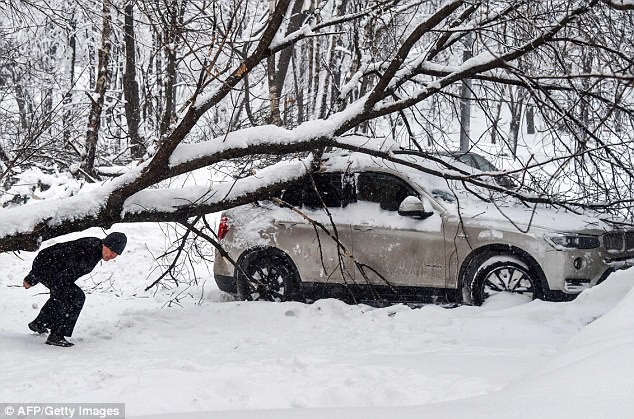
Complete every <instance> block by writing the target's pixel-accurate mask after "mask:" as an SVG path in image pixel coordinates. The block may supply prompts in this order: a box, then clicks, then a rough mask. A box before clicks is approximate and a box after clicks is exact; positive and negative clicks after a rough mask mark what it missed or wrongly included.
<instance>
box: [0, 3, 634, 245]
mask: <svg viewBox="0 0 634 419" xmlns="http://www.w3.org/2000/svg"><path fill="white" fill-rule="evenodd" d="M633 9H634V5H633V4H632V2H631V1H629V0H591V1H585V0H584V1H563V0H562V1H557V0H553V1H547V2H535V1H525V0H506V1H493V0H486V1H475V0H474V1H465V0H462V1H458V0H448V1H447V0H446V1H435V0H426V1H423V0H403V1H398V0H397V1H395V0H391V1H385V0H374V1H357V0H324V1H322V0H279V1H273V0H271V1H268V2H264V1H241V2H232V1H218V0H209V1H208V0H195V1H194V0H151V1H128V0H103V1H84V0H49V1H46V2H41V1H31V0H21V1H17V0H10V1H5V2H2V3H0V34H1V35H0V120H2V124H1V125H0V184H1V186H2V188H1V189H0V193H1V194H0V202H1V203H2V206H3V207H7V208H10V207H12V206H15V205H18V204H21V203H24V202H27V201H29V200H32V199H33V198H39V199H41V198H43V197H44V198H45V197H47V195H46V189H47V188H48V187H49V186H50V185H47V182H48V183H49V184H50V183H54V182H60V180H59V179H62V181H63V182H67V183H68V185H69V186H68V187H67V188H66V191H67V193H66V194H67V195H68V196H71V195H74V194H76V192H77V191H78V190H79V189H80V188H82V186H83V185H86V184H89V183H98V184H99V182H101V181H103V180H108V179H111V178H113V177H116V176H118V177H117V178H116V179H115V180H112V181H107V182H105V183H103V186H102V187H101V188H100V189H99V190H100V191H101V192H100V193H98V195H97V196H98V197H97V198H93V200H92V201H91V202H89V203H85V205H83V204H82V208H81V209H77V205H75V204H74V203H73V201H69V204H68V205H67V206H66V208H65V209H64V210H63V211H57V212H56V215H55V216H53V217H52V216H51V214H50V212H51V209H50V208H49V207H45V206H41V210H40V211H38V210H33V211H32V212H29V213H25V212H6V211H5V212H4V213H3V218H4V219H5V223H6V224H5V225H8V226H9V227H7V228H3V229H2V231H1V232H0V250H3V251H11V250H20V249H29V250H33V249H35V248H37V247H38V246H39V243H41V241H42V240H46V239H49V238H52V237H56V236H59V235H61V234H66V233H69V232H72V231H79V230H82V229H85V228H87V227H90V226H101V227H108V226H110V225H112V224H113V223H116V222H122V221H123V222H126V221H186V220H192V217H196V218H194V219H193V222H191V223H190V222H187V224H188V225H194V224H195V223H199V224H198V225H199V226H200V228H201V229H202V231H205V230H206V229H207V228H209V227H210V226H209V224H208V223H207V224H205V223H204V221H205V220H204V219H202V217H204V215H205V214H208V213H210V212H214V211H219V210H221V209H225V208H228V207H231V206H235V205H238V204H241V203H244V202H249V201H251V200H254V199H257V198H261V197H264V196H266V195H267V194H269V193H271V191H274V190H276V189H279V188H282V187H284V185H287V184H288V183H289V182H293V181H296V180H297V179H298V178H300V177H301V176H302V175H303V174H304V173H305V171H304V170H301V169H298V170H295V166H289V165H291V164H293V163H292V162H293V160H292V159H293V158H294V157H296V156H306V155H308V156H310V158H312V159H313V161H316V160H317V159H318V158H319V155H320V153H321V152H322V151H323V150H324V148H325V147H331V146H336V147H342V148H347V149H355V150H361V151H364V152H368V153H370V154H374V155H381V156H383V157H385V158H389V159H398V155H397V154H395V153H394V152H393V151H394V147H393V146H392V148H389V147H388V148H387V149H385V148H384V149H381V148H380V147H376V146H375V145H374V144H376V142H372V143H370V142H366V141H364V138H366V139H374V138H378V139H380V140H381V141H384V143H386V144H387V143H391V142H395V143H397V144H398V145H399V146H400V148H401V150H399V152H401V153H402V152H407V151H411V152H413V153H430V152H432V153H433V152H438V151H442V150H456V149H458V148H460V149H462V150H475V151H477V152H480V153H482V154H485V155H487V154H488V157H489V158H490V159H491V160H492V161H494V162H495V163H497V164H498V165H499V166H501V167H503V168H504V169H507V171H508V172H511V173H513V174H514V176H515V177H516V178H517V179H518V181H519V186H518V188H517V189H515V190H513V191H508V192H507V193H511V194H513V195H515V196H517V197H519V198H521V199H524V200H525V201H526V202H529V203H530V202H547V203H553V204H556V205H565V206H567V207H569V208H571V209H575V208H579V207H593V208H595V209H601V210H605V211H610V212H614V213H619V214H621V215H624V216H625V217H626V218H630V219H631V216H632V214H631V207H632V205H631V204H632V184H633V179H634V176H633V175H634V167H633V164H632V152H633V147H632V139H633V132H634V130H633V128H634V117H633V111H634V107H633V99H634V97H633V94H632V90H633V89H632V88H633V87H634V76H633V72H632V68H633V58H632V57H634V48H633V42H634V41H633V39H634V36H633V35H634V34H633V33H632V32H634V29H633V28H634V24H633V23H634V22H633V19H634V14H633V13H632V10H633ZM351 134H354V136H352V137H351ZM309 152H310V153H312V154H307V153H309ZM295 163H296V162H295ZM267 166H272V167H273V170H272V171H269V172H265V173H272V174H273V175H271V176H268V175H267V176H260V175H254V174H253V170H254V169H255V168H259V169H261V168H263V167H267ZM203 167H209V168H211V172H212V173H214V175H213V176H211V175H210V176H209V182H210V183H209V185H208V186H206V187H205V188H204V191H202V192H201V190H196V191H192V190H186V189H182V190H181V191H177V192H175V191H174V189H175V188H178V187H179V186H178V185H182V182H171V183H170V182H167V183H166V181H169V180H170V179H173V178H174V177H175V176H178V175H182V174H186V173H189V172H191V171H194V170H196V169H200V168H203ZM285 167H289V168H290V169H286V170H281V169H283V168H285ZM289 170H290V171H289ZM423 170H424V168H423ZM275 173H284V176H281V175H277V176H275V175H274V174H275ZM289 173H291V174H289ZM456 173H458V174H456ZM219 174H222V175H223V176H224V175H230V176H232V177H233V178H235V179H241V180H242V181H243V182H242V183H239V182H238V183H237V184H236V185H238V184H239V185H240V187H239V188H238V187H234V186H231V187H229V188H226V185H225V189H222V185H218V184H217V183H216V182H214V179H218V176H219ZM51 175H52V176H53V177H51ZM447 177H454V178H462V179H464V180H465V181H467V182H471V183H476V184H483V185H485V186H489V187H491V188H493V189H496V185H495V184H494V183H490V182H486V181H485V180H483V179H482V178H478V176H475V177H474V176H471V175H469V174H466V173H460V172H455V171H454V172H452V174H448V175H447ZM47 179H48V180H47ZM55 179H57V180H55ZM148 189H152V190H153V192H152V193H151V194H150V195H148V193H147V190H148ZM497 189H498V190H502V189H501V188H499V187H497ZM144 191H145V192H144ZM238 191H239V192H238ZM502 191H503V190H502ZM55 198H60V196H59V194H57V193H56V195H55ZM176 201H178V204H174V202H176ZM57 208H59V206H57ZM71 208H74V209H71ZM14 216H16V217H19V219H20V220H21V221H20V223H19V224H20V225H19V226H16V225H15V219H14V218H13V217H14ZM25 217H26V218H29V220H30V222H25V220H24V219H25ZM194 222H195V223H194Z"/></svg>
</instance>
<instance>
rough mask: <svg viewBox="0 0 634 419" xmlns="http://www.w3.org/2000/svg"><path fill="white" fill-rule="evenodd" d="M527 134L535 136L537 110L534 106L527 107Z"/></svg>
mask: <svg viewBox="0 0 634 419" xmlns="http://www.w3.org/2000/svg"><path fill="white" fill-rule="evenodd" d="M526 133H527V134H535V108H533V106H532V105H527V106H526Z"/></svg>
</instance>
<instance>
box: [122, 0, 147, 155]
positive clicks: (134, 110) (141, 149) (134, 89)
mask: <svg viewBox="0 0 634 419" xmlns="http://www.w3.org/2000/svg"><path fill="white" fill-rule="evenodd" d="M124 15H125V18H124V19H125V22H124V26H123V30H124V33H125V35H124V36H125V72H124V73H123V96H124V99H125V117H126V121H127V125H128V138H129V139H130V155H131V157H132V158H133V159H140V158H141V157H143V154H144V153H145V144H144V142H143V139H142V138H141V136H140V134H139V123H140V106H139V84H138V83H137V81H136V45H135V44H136V38H135V36H134V1H132V0H128V2H127V3H126V5H125V9H124Z"/></svg>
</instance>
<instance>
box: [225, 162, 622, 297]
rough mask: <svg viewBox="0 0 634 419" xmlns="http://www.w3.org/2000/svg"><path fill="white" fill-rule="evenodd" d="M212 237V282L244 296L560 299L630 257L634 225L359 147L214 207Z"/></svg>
mask: <svg viewBox="0 0 634 419" xmlns="http://www.w3.org/2000/svg"><path fill="white" fill-rule="evenodd" d="M417 163H419V164H424V165H427V167H429V165H432V164H435V163H433V162H429V161H424V160H422V159H421V160H419V161H417ZM436 170H446V169H442V167H440V166H439V167H436ZM483 196H487V197H488V198H489V199H488V200H484V199H482V197H483ZM219 237H220V238H221V244H222V246H223V248H224V249H225V251H226V253H224V256H222V254H221V252H219V251H217V252H216V258H215V263H214V277H215V280H216V283H217V284H218V287H219V288H220V289H221V290H223V291H226V292H229V293H232V294H234V295H236V296H238V297H239V298H242V299H253V300H259V299H262V300H272V301H284V300H306V299H315V298H321V297H332V296H336V297H340V298H344V299H347V300H350V301H354V302H358V301H366V302H367V301H375V302H378V301H400V302H413V301H418V302H420V301H428V300H429V299H430V298H431V299H435V300H438V299H439V298H440V299H441V300H447V301H449V302H458V303H467V304H477V305H479V304H482V303H483V302H484V301H485V300H486V299H487V298H491V297H492V296H495V295H499V294H505V295H507V294H515V295H518V296H520V295H521V296H524V298H525V299H526V300H530V299H534V298H543V299H550V300H563V299H570V298H572V297H574V296H575V295H577V294H578V293H580V292H581V291H582V290H584V289H586V288H589V287H591V286H593V285H596V284H597V283H599V282H601V281H603V280H604V279H605V278H606V277H607V276H608V275H609V274H610V273H611V272H613V271H614V270H616V269H624V268H628V267H630V266H631V265H632V263H633V262H634V230H632V229H623V228H616V227H614V226H613V225H612V224H611V223H608V222H605V221H602V220H600V219H599V218H598V216H597V215H596V214H595V215H578V214H574V213H571V212H568V211H565V210H562V209H558V210H557V209H554V208H550V207H546V206H534V205H533V206H527V205H525V204H522V203H520V202H517V201H515V200H512V199H511V198H509V197H508V196H506V195H503V194H500V196H493V195H492V194H491V193H490V192H489V191H487V190H483V191H480V193H474V190H473V188H464V187H461V186H460V185H458V184H453V183H452V182H449V181H447V180H446V179H443V178H442V177H440V176H433V175H430V174H426V173H423V172H421V171H419V170H414V169H411V168H409V167H405V166H400V165H396V164H394V163H390V162H386V161H383V160H381V159H376V158H371V157H368V156H365V155H360V154H356V153H348V154H345V153H340V154H335V155H332V156H330V157H329V158H327V159H326V160H325V161H324V164H323V165H322V170H321V171H320V172H319V173H315V174H313V175H312V176H311V177H309V178H308V179H307V180H306V181H305V182H304V183H303V184H301V185H298V186H296V187H293V188H289V189H287V190H285V191H283V193H282V194H281V195H280V196H278V197H275V198H272V200H271V201H265V202H260V203H257V204H253V205H246V206H241V207H238V208H235V209H232V210H230V211H227V212H225V213H223V214H222V218H221V223H220V227H219ZM498 298H499V297H498Z"/></svg>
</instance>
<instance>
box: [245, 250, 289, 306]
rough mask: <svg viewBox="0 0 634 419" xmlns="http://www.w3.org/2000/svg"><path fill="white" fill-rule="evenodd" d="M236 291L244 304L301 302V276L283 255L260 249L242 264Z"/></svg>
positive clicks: (276, 251) (248, 256) (251, 253)
mask: <svg viewBox="0 0 634 419" xmlns="http://www.w3.org/2000/svg"><path fill="white" fill-rule="evenodd" d="M236 288H237V294H238V298H239V299H240V300H245V301H275V302H282V301H294V300H298V299H299V274H298V273H297V268H296V267H295V264H294V263H293V262H292V261H291V260H290V258H289V257H288V256H287V255H286V254H284V253H283V252H281V251H279V250H277V249H258V250H254V251H251V252H249V253H248V254H246V255H245V256H244V257H243V258H241V260H240V261H239V262H238V269H237V274H236Z"/></svg>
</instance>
